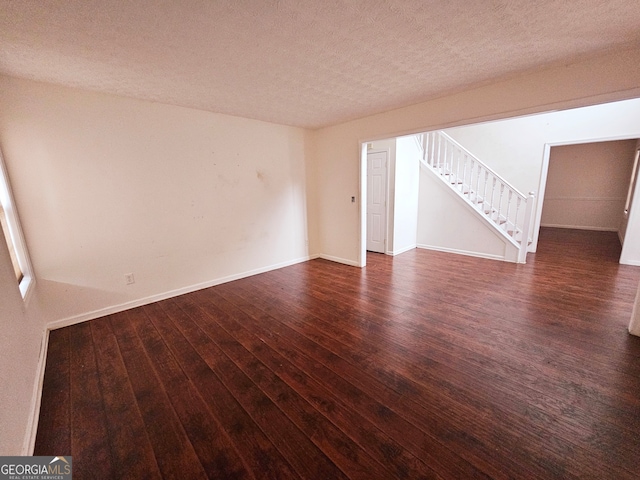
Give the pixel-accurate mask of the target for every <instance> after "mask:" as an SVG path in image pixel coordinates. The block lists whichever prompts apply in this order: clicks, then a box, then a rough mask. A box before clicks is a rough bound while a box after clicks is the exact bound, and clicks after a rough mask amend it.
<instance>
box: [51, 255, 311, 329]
mask: <svg viewBox="0 0 640 480" xmlns="http://www.w3.org/2000/svg"><path fill="white" fill-rule="evenodd" d="M312 258H313V257H310V256H306V257H302V258H297V259H295V260H289V261H287V262H282V263H277V264H274V265H269V266H267V267H261V268H256V269H255V270H249V271H246V272H242V273H237V274H234V275H228V276H226V277H221V278H217V279H214V280H208V281H206V282H202V283H197V284H195V285H189V286H187V287H182V288H178V289H176V290H171V291H169V292H164V293H158V294H156V295H151V296H149V297H145V298H140V299H137V300H132V301H130V302H125V303H121V304H119V305H113V306H110V307H105V308H100V309H98V310H93V311H91V312H86V313H81V314H79V315H73V316H71V317H67V318H63V319H61V320H56V321H54V322H50V323H48V324H47V328H48V329H49V330H56V329H58V328H63V327H68V326H69V325H75V324H76V323H82V322H86V321H88V320H93V319H96V318H100V317H104V316H106V315H112V314H114V313H118V312H123V311H124V310H129V309H132V308H136V307H141V306H142V305H148V304H149V303H154V302H159V301H161V300H166V299H167V298H173V297H177V296H179V295H184V294H185V293H191V292H195V291H197V290H202V289H203V288H209V287H215V286H216V285H221V284H223V283H227V282H233V281H234V280H240V279H241V278H246V277H251V276H253V275H258V274H260V273H266V272H269V271H271V270H277V269H279V268H284V267H289V266H291V265H295V264H297V263H302V262H306V261H308V260H311V259H312Z"/></svg>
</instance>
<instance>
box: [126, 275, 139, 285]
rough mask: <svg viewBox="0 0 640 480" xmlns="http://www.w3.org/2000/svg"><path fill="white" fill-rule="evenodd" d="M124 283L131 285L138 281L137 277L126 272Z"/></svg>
mask: <svg viewBox="0 0 640 480" xmlns="http://www.w3.org/2000/svg"><path fill="white" fill-rule="evenodd" d="M124 283H126V284H127V285H131V284H132V283H136V279H135V278H133V273H125V274H124Z"/></svg>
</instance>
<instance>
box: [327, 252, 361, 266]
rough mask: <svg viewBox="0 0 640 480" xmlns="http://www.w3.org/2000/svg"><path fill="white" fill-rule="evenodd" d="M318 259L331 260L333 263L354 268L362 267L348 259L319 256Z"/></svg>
mask: <svg viewBox="0 0 640 480" xmlns="http://www.w3.org/2000/svg"><path fill="white" fill-rule="evenodd" d="M318 258H322V259H324V260H329V261H331V262H336V263H343V264H345V265H350V266H352V267H360V266H361V265H360V264H359V263H358V262H354V261H353V260H348V259H346V258H340V257H334V256H332V255H324V254H320V255H318Z"/></svg>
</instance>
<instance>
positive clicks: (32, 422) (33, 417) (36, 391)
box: [22, 328, 50, 455]
mask: <svg viewBox="0 0 640 480" xmlns="http://www.w3.org/2000/svg"><path fill="white" fill-rule="evenodd" d="M49 331H50V330H49V329H48V328H46V329H45V330H44V332H43V335H42V342H41V343H40V356H39V357H38V368H37V369H36V379H35V382H34V384H33V395H32V396H31V413H30V414H29V420H28V422H27V432H26V435H25V438H24V443H23V445H22V455H33V450H34V448H35V446H36V433H37V432H38V420H39V419H40V402H41V400H42V385H43V382H44V370H45V367H46V365H47V351H48V350H49Z"/></svg>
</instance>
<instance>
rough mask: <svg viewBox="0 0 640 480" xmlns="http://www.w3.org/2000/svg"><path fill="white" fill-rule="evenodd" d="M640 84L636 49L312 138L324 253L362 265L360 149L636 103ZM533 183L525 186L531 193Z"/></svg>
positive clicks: (338, 127) (375, 117)
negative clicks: (520, 118) (503, 121)
mask: <svg viewBox="0 0 640 480" xmlns="http://www.w3.org/2000/svg"><path fill="white" fill-rule="evenodd" d="M639 77H640V49H638V48H636V49H630V50H626V51H622V52H617V53H609V54H607V55H603V56H600V57H597V58H592V59H589V60H585V61H582V62H579V63H574V64H569V65H562V66H558V67H553V68H549V69H547V70H542V71H538V72H534V73H531V74H530V75H524V76H519V77H515V78H512V79H507V80H504V81H501V82H496V83H493V84H490V85H486V86H483V87H480V88H476V89H471V90H467V91H464V92H460V93H456V94H452V95H448V96H444V97H441V98H437V99H433V100H430V101H427V102H424V103H420V104H416V105H412V106H410V107H406V108H401V109H397V110H392V111H389V112H386V113H382V114H379V115H373V116H370V117H366V118H362V119H359V120H354V121H351V122H347V123H343V124H340V125H335V126H332V127H327V128H323V129H321V130H318V131H317V132H315V134H314V137H315V138H314V141H315V142H316V148H315V152H314V161H315V162H316V168H317V169H318V170H317V176H316V179H317V182H318V183H317V189H318V198H319V199H321V202H320V203H319V205H318V209H317V214H318V225H319V245H320V249H321V251H322V253H323V254H324V255H327V256H331V257H333V258H336V259H337V258H341V259H344V260H346V261H347V262H349V263H353V264H358V263H359V262H360V261H361V259H362V256H361V253H362V251H363V250H364V246H363V242H362V235H361V226H362V215H363V212H364V211H365V209H363V208H362V205H361V204H358V205H354V204H351V203H350V198H351V196H352V195H358V194H359V192H360V190H361V181H362V176H361V167H362V161H361V148H360V144H361V142H368V141H371V140H375V139H377V138H389V137H392V136H399V135H403V134H409V133H416V132H423V131H429V130H435V129H439V128H446V127H452V126H455V125H465V124H471V123H475V122H479V121H487V120H493V119H498V118H506V117H511V116H514V115H524V114H531V113H537V112H544V111H549V110H553V109H558V108H571V107H578V106H585V105H592V104H596V103H600V102H606V101H613V100H620V99H624V98H633V97H637V96H640V87H639V86H638V84H637V81H636V79H637V78H639ZM577 121H580V119H578V120H577ZM638 126H640V123H638ZM540 155H542V152H539V153H537V156H538V163H539V162H540ZM515 165H516V164H515V163H514V168H516V167H515ZM516 174H517V172H516ZM528 175H529V174H527V175H525V178H523V179H521V181H520V183H522V187H521V188H523V189H525V190H526V187H527V184H528V183H529V181H528ZM534 177H535V175H534ZM538 181H539V175H538V176H537V177H535V178H533V182H534V184H535V185H537V182H538ZM638 243H640V242H638Z"/></svg>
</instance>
